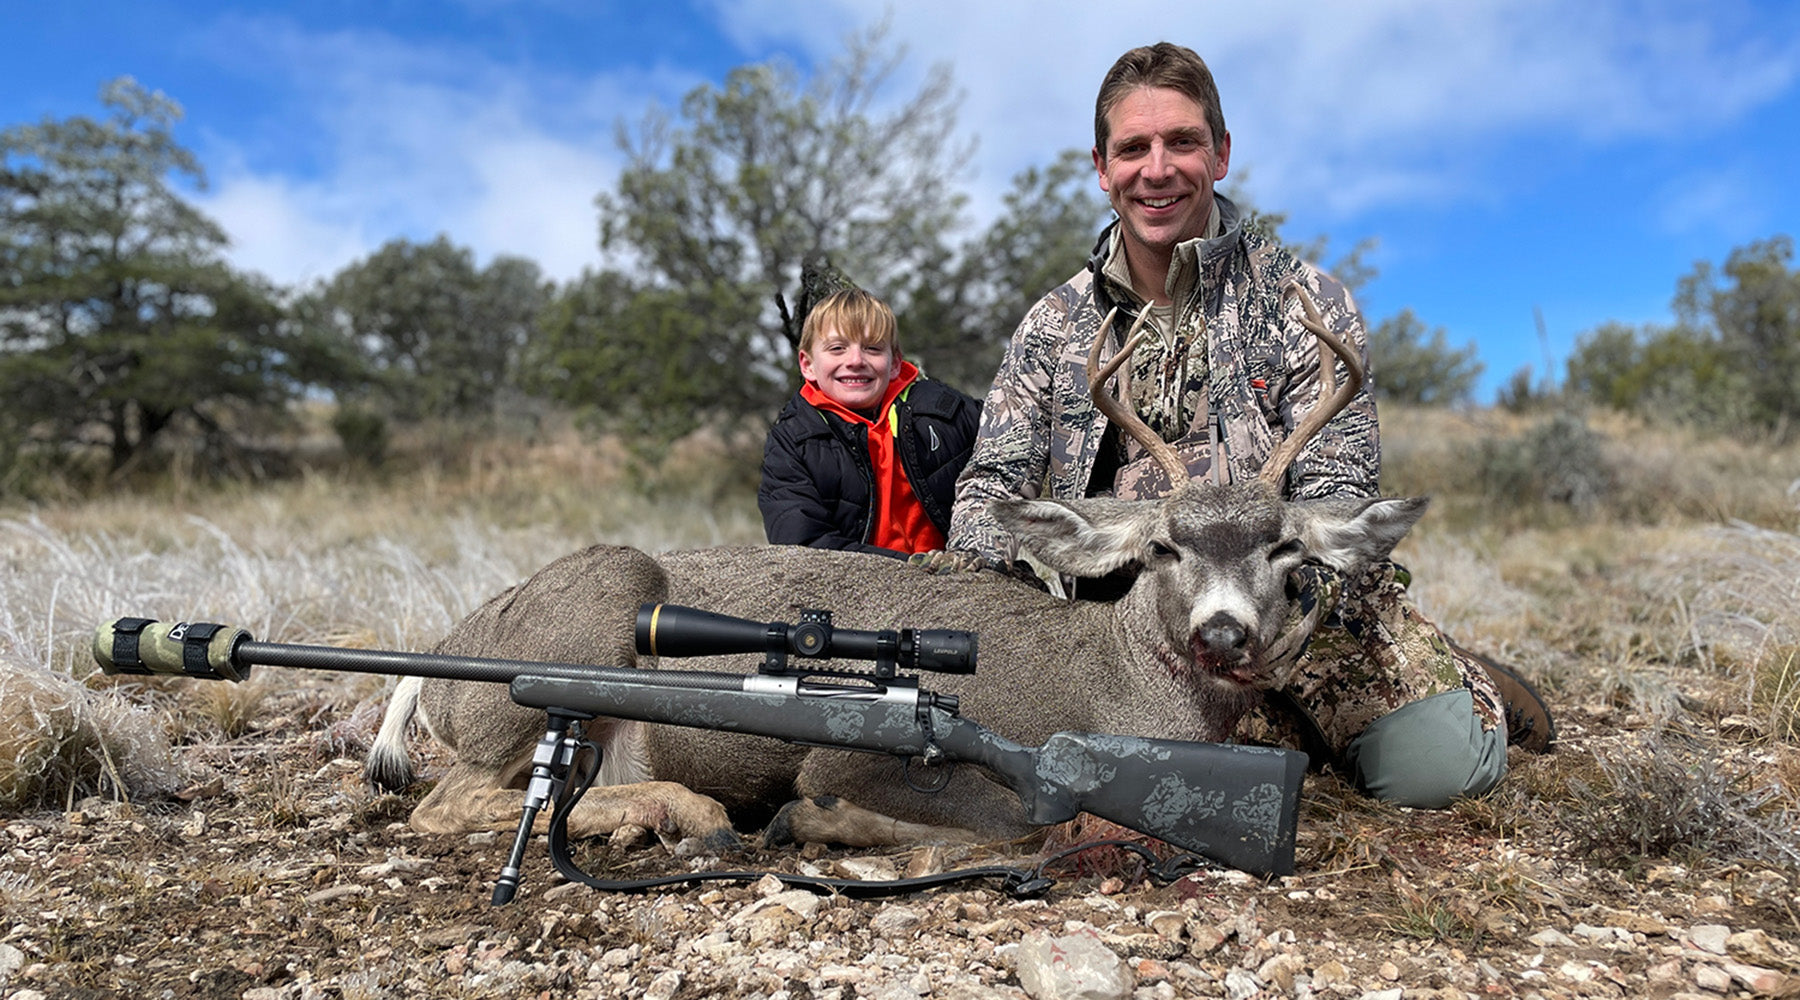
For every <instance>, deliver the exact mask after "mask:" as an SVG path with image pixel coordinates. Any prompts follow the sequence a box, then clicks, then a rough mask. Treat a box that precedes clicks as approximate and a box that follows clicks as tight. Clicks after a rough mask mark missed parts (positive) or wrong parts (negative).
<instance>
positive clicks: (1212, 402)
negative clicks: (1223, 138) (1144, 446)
mask: <svg viewBox="0 0 1800 1000" xmlns="http://www.w3.org/2000/svg"><path fill="white" fill-rule="evenodd" d="M1215 197H1217V198H1218V200H1219V206H1220V216H1221V222H1222V224H1223V233H1222V235H1219V236H1217V237H1215V238H1212V239H1202V240H1191V241H1189V242H1187V243H1184V244H1182V245H1181V246H1179V247H1177V248H1176V255H1175V261H1174V263H1173V264H1172V265H1171V273H1170V278H1169V287H1170V289H1171V290H1172V291H1174V292H1175V293H1176V307H1175V310H1174V317H1173V331H1172V332H1173V333H1174V334H1175V337H1174V338H1173V340H1172V341H1171V342H1172V343H1174V344H1176V345H1180V344H1183V343H1192V342H1196V341H1198V340H1200V339H1203V340H1204V342H1205V345H1206V346H1205V354H1204V358H1203V359H1193V360H1194V362H1195V363H1192V364H1188V363H1186V362H1187V359H1178V360H1179V361H1180V362H1181V364H1180V365H1179V367H1180V371H1181V372H1182V374H1181V375H1180V376H1179V377H1180V378H1182V379H1187V380H1189V385H1187V386H1186V387H1182V386H1177V387H1176V391H1175V393H1174V398H1176V399H1177V400H1179V399H1180V398H1181V397H1182V396H1183V395H1184V394H1185V395H1187V396H1189V397H1191V399H1190V402H1189V404H1188V405H1187V406H1186V407H1183V406H1182V405H1181V404H1180V403H1177V404H1176V406H1177V408H1178V409H1183V410H1184V412H1183V413H1181V414H1180V415H1178V416H1175V417H1174V418H1172V419H1173V420H1174V422H1175V423H1176V425H1177V426H1176V428H1175V431H1174V432H1171V430H1169V429H1168V428H1167V426H1166V425H1168V424H1169V423H1170V421H1171V418H1169V417H1168V416H1167V415H1164V416H1163V417H1162V419H1161V420H1160V423H1162V424H1163V425H1165V426H1161V427H1158V426H1157V424H1158V423H1159V421H1158V420H1155V419H1152V420H1150V421H1149V422H1150V423H1151V424H1152V426H1153V427H1156V428H1157V429H1158V430H1159V431H1161V432H1162V433H1163V434H1164V436H1165V437H1168V438H1170V439H1172V440H1177V448H1178V451H1180V453H1181V454H1182V456H1183V457H1184V459H1186V460H1187V461H1188V464H1189V471H1190V473H1191V474H1194V475H1204V476H1207V477H1209V478H1212V477H1218V478H1219V479H1221V480H1222V481H1231V480H1237V479H1245V478H1254V477H1255V476H1256V475H1257V473H1258V471H1259V470H1260V469H1261V468H1262V466H1263V464H1264V462H1265V461H1266V460H1267V459H1268V457H1269V454H1270V453H1271V452H1272V451H1273V450H1274V448H1275V446H1276V445H1277V444H1278V443H1279V442H1280V441H1281V440H1282V439H1283V438H1285V437H1286V436H1287V435H1288V434H1289V433H1290V432H1292V430H1293V429H1294V427H1295V425H1296V423H1297V422H1298V421H1299V420H1300V419H1302V418H1304V416H1305V415H1306V413H1307V412H1308V411H1309V410H1311V409H1312V408H1313V407H1314V406H1315V405H1317V404H1318V402H1319V400H1320V399H1321V397H1322V396H1323V395H1324V394H1325V392H1323V391H1322V386H1321V379H1320V378H1319V353H1320V344H1319V342H1318V338H1316V337H1314V336H1313V335H1312V334H1311V333H1309V332H1307V330H1306V328H1305V327H1304V326H1302V325H1301V324H1300V322H1299V316H1300V315H1301V310H1300V305H1299V303H1298V302H1297V301H1296V300H1295V299H1293V298H1291V297H1289V298H1285V299H1284V298H1283V296H1282V294H1281V289H1282V286H1283V285H1284V284H1286V283H1287V282H1288V281H1289V280H1291V279H1298V280H1299V281H1300V282H1301V283H1303V285H1304V286H1305V288H1306V289H1307V291H1308V292H1310V293H1311V295H1312V297H1313V300H1314V301H1315V302H1316V303H1317V305H1318V308H1319V311H1320V313H1321V314H1322V316H1323V317H1324V320H1325V323H1326V325H1327V326H1328V327H1329V328H1330V329H1331V330H1332V331H1333V332H1335V333H1336V334H1337V335H1338V336H1339V337H1340V338H1341V339H1342V340H1343V341H1344V342H1345V343H1346V344H1347V345H1349V346H1350V347H1351V349H1352V350H1355V351H1356V352H1357V353H1358V354H1359V355H1361V356H1362V358H1363V364H1364V367H1365V369H1367V367H1368V334H1367V332H1366V331H1365V329H1364V327H1363V321H1362V316H1361V315H1360V314H1359V313H1358V312H1357V309H1356V304H1355V302H1354V301H1352V299H1351V297H1350V293H1349V290H1348V289H1346V288H1345V287H1344V286H1343V285H1342V284H1340V283H1339V282H1338V281H1337V280H1335V279H1334V278H1332V277H1331V276H1330V275H1328V274H1326V273H1324V272H1323V271H1321V270H1319V269H1318V268H1316V267H1313V266H1312V265H1310V264H1307V263H1305V262H1303V261H1301V260H1300V259H1298V258H1297V257H1295V256H1294V255H1293V254H1292V253H1290V252H1289V251H1288V250H1286V249H1285V248H1283V247H1282V246H1281V245H1280V244H1279V243H1277V242H1275V241H1274V240H1272V239H1270V238H1268V237H1265V236H1263V235H1261V234H1259V233H1257V232H1256V231H1254V230H1252V229H1247V228H1245V227H1244V226H1243V218H1242V213H1241V212H1240V211H1239V210H1238V208H1237V206H1235V205H1233V204H1232V203H1231V202H1230V201H1229V200H1227V199H1225V198H1223V197H1222V196H1217V195H1215ZM1111 247H1112V249H1111V251H1110V255H1109V256H1111V257H1115V258H1116V257H1117V256H1118V255H1120V254H1122V253H1123V251H1122V250H1121V249H1120V244H1119V239H1118V236H1117V233H1116V231H1115V232H1114V234H1113V236H1112V238H1111ZM1096 270H1098V271H1099V274H1098V275H1097V274H1096V273H1095V272H1096ZM1120 272H1121V268H1120V267H1119V266H1117V265H1112V264H1111V263H1110V262H1109V265H1108V266H1103V267H1100V268H1098V269H1096V268H1089V269H1087V270H1084V271H1082V272H1081V273H1080V274H1077V275H1075V276H1074V277H1073V278H1071V279H1069V281H1067V282H1066V283H1064V284H1063V285H1062V286H1061V287H1059V288H1057V289H1056V290H1054V291H1052V292H1051V293H1050V294H1048V295H1046V296H1044V297H1043V298H1042V299H1040V300H1039V301H1038V303H1037V304H1036V305H1035V306H1033V307H1032V308H1031V310H1030V311H1029V312H1027V313H1026V314H1025V318H1024V320H1023V321H1021V322H1020V324H1019V327H1018V329H1017V330H1016V331H1015V332H1014V333H1013V338H1012V342H1011V343H1010V344H1009V345H1008V347H1007V350H1006V354H1005V356H1004V358H1003V359H1002V360H1001V363H1000V369H999V371H998V373H997V374H996V375H995V376H994V385H993V388H992V389H991V390H990V391H989V393H988V396H987V401H986V403H985V404H984V407H983V410H982V416H981V430H980V434H979V437H978V438H977V440H976V444H975V452H974V455H973V456H972V457H971V458H970V461H969V464H968V466H967V468H965V469H964V471H963V474H962V478H961V479H960V480H959V481H958V483H957V489H956V504H955V507H954V509H953V511H952V514H951V527H950V536H949V541H948V546H947V547H948V548H951V549H964V550H969V551H973V552H976V553H979V554H980V555H981V556H982V557H983V558H984V559H985V560H987V561H989V562H1007V561H1011V560H1012V559H1013V558H1015V557H1016V555H1017V552H1016V551H1015V547H1014V544H1013V541H1012V539H1011V536H1010V535H1009V534H1008V533H1007V532H1006V530H1005V529H1004V528H1002V527H1001V526H1000V524H999V522H998V521H997V520H995V519H994V517H993V516H992V515H991V514H989V513H988V505H989V504H990V503H991V502H992V501H994V500H996V499H1001V498H1004V497H1027V498H1037V497H1050V498H1054V499H1073V498H1076V497H1082V496H1090V495H1093V494H1096V493H1108V492H1113V491H1114V489H1115V486H1118V487H1119V488H1120V491H1121V493H1122V494H1124V495H1135V496H1160V495H1163V494H1164V493H1166V492H1167V491H1168V481H1167V477H1166V475H1165V474H1164V473H1163V472H1162V471H1161V470H1160V469H1159V468H1156V467H1155V466H1154V464H1153V463H1151V462H1150V461H1149V460H1148V459H1143V460H1140V461H1139V462H1137V463H1135V464H1132V465H1127V466H1125V468H1124V469H1123V470H1122V474H1121V475H1120V476H1118V477H1117V478H1115V479H1112V480H1111V481H1107V482H1092V481H1091V480H1093V479H1094V478H1095V469H1096V466H1097V465H1102V464H1103V463H1102V462H1101V453H1102V444H1101V442H1102V438H1103V437H1104V436H1105V433H1106V430H1107V424H1108V422H1107V420H1106V418H1105V417H1104V416H1103V415H1102V414H1101V413H1100V411H1099V410H1098V409H1097V408H1095V406H1094V403H1093V400H1092V399H1091V398H1090V397H1089V395H1088V389H1087V376H1086V366H1087V353H1088V348H1089V347H1090V346H1091V345H1092V344H1093V342H1094V338H1095V337H1096V336H1098V335H1099V334H1100V332H1101V331H1100V324H1101V322H1102V321H1103V319H1104V318H1105V312H1106V309H1105V308H1104V306H1105V305H1106V304H1107V303H1106V300H1107V298H1109V297H1110V299H1111V301H1112V302H1115V303H1117V305H1118V306H1119V308H1120V312H1121V313H1122V314H1123V313H1133V314H1135V313H1136V312H1137V311H1138V310H1139V309H1142V308H1144V303H1143V302H1142V300H1141V299H1139V298H1138V297H1137V295H1136V294H1135V293H1134V292H1133V291H1132V290H1131V288H1130V287H1129V286H1128V285H1127V284H1125V283H1123V282H1121V281H1119V280H1116V279H1115V278H1110V277H1108V276H1107V275H1108V273H1113V274H1118V273H1120ZM1096 282H1099V283H1100V287H1099V288H1098V289H1097V288H1096ZM1097 290H1098V291H1099V292H1100V293H1101V294H1100V295H1096V291H1097ZM1129 325H1130V318H1129V317H1125V318H1121V319H1119V320H1117V321H1115V323H1114V325H1113V329H1111V330H1109V331H1107V338H1108V341H1109V343H1108V344H1107V345H1106V346H1105V347H1104V348H1102V351H1101V359H1102V361H1104V360H1105V359H1106V358H1110V357H1111V356H1112V355H1113V354H1114V353H1116V352H1117V350H1118V348H1119V346H1120V343H1121V341H1122V339H1123V334H1124V331H1125V329H1126V328H1127V327H1128V326H1129ZM1190 338H1191V339H1190ZM1327 354H1328V355H1329V352H1328V351H1327ZM1133 361H1134V365H1133V369H1134V370H1137V371H1139V373H1140V377H1141V376H1142V371H1141V365H1138V364H1135V362H1138V361H1139V359H1137V358H1135V357H1134V359H1133ZM1164 361H1165V362H1166V361H1167V359H1164ZM1334 361H1335V359H1334ZM1335 366H1336V369H1335V370H1336V377H1337V378H1338V379H1339V380H1340V381H1341V380H1342V379H1343V378H1345V377H1347V376H1346V374H1345V372H1344V369H1343V365H1342V362H1335ZM1190 368H1191V369H1192V373H1190V372H1189V371H1188V370H1189V369H1190ZM1121 395H1122V398H1127V399H1133V400H1134V401H1139V400H1141V398H1142V397H1143V395H1144V393H1140V392H1132V391H1130V390H1127V391H1126V392H1124V393H1122V394H1121ZM1151 395H1154V393H1151ZM1186 411H1192V412H1186ZM1147 419H1148V418H1147ZM1182 422H1188V423H1189V424H1190V426H1188V428H1187V431H1186V432H1181V431H1180V425H1181V423H1182ZM1209 427H1210V429H1211V430H1212V433H1211V434H1208V433H1206V431H1207V429H1208V428H1209ZM1212 437H1216V438H1217V439H1218V441H1219V450H1221V451H1222V453H1223V459H1224V460H1223V462H1222V463H1219V464H1220V468H1219V469H1218V470H1216V471H1214V470H1213V469H1212V465H1213V464H1214V463H1213V461H1212V456H1211V451H1212V447H1211V444H1210V440H1209V439H1210V438H1212ZM1196 439H1197V440H1198V443H1195V442H1196ZM1134 447H1135V446H1134ZM1134 454H1135V451H1133V450H1129V449H1128V457H1130V456H1131V455H1134ZM1380 456H1381V447H1380V437H1379V431H1378V429H1377V426H1376V418H1375V401H1374V397H1373V396H1372V394H1371V392H1370V387H1369V386H1368V385H1367V384H1365V385H1364V386H1363V388H1362V390H1361V391H1360V392H1359V393H1358V394H1357V396H1356V397H1355V398H1354V399H1353V400H1352V401H1351V403H1350V405H1349V407H1348V408H1347V409H1345V410H1344V412H1342V413H1340V414H1338V415H1337V417H1336V418H1334V419H1333V420H1332V421H1331V423H1330V424H1329V425H1327V426H1326V428H1325V430H1324V431H1323V432H1321V433H1320V434H1319V435H1318V436H1317V437H1315V438H1314V439H1313V440H1312V441H1311V442H1310V443H1309V444H1307V446H1306V447H1305V448H1303V449H1302V450H1301V452H1300V455H1299V457H1298V459H1296V460H1295V462H1294V464H1293V466H1292V468H1290V469H1289V471H1288V475H1287V481H1286V488H1285V492H1286V494H1287V495H1288V496H1289V497H1290V498H1292V499H1302V500H1304V499H1313V498H1317V497H1322V496H1333V495H1350V496H1374V495H1376V491H1377V485H1376V484H1377V480H1378V478H1379V475H1380V462H1381V458H1380ZM1102 478H1106V476H1105V475H1103V476H1102Z"/></svg>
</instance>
